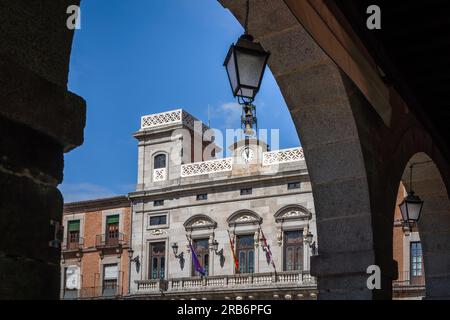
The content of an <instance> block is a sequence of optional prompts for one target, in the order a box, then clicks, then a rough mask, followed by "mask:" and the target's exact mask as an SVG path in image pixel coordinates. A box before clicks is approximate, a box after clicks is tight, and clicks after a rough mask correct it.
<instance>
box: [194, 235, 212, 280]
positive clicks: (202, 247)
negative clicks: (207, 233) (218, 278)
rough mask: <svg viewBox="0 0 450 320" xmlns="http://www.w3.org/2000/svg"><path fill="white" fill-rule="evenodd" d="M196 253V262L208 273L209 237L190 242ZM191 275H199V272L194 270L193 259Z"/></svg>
mask: <svg viewBox="0 0 450 320" xmlns="http://www.w3.org/2000/svg"><path fill="white" fill-rule="evenodd" d="M192 245H193V246H194V249H195V253H197V258H198V262H200V265H201V266H202V267H203V268H204V269H205V271H206V275H208V274H209V273H208V272H209V239H195V240H194V241H193V243H192ZM192 275H193V276H201V274H200V273H199V272H197V271H195V266H194V261H192Z"/></svg>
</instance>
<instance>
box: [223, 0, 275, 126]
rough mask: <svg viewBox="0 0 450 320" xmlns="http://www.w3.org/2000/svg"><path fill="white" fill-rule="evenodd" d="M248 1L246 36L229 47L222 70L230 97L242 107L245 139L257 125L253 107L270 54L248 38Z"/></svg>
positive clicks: (249, 36)
mask: <svg viewBox="0 0 450 320" xmlns="http://www.w3.org/2000/svg"><path fill="white" fill-rule="evenodd" d="M248 14H249V1H247V16H246V20H245V33H244V34H243V35H242V36H241V37H239V39H238V41H237V42H236V44H232V45H231V47H230V49H229V50H228V54H227V56H226V58H225V62H224V67H225V68H226V71H227V74H228V80H229V81H230V85H231V90H232V92H233V96H234V97H237V98H238V102H239V104H240V105H242V110H243V112H242V113H243V114H242V120H241V122H242V125H243V127H244V132H245V133H246V134H247V135H252V134H253V125H255V124H256V123H257V120H256V107H255V106H254V105H253V101H254V100H255V97H256V94H257V93H258V91H259V89H260V87H261V82H262V79H263V76H264V71H265V69H266V65H267V61H268V59H269V56H270V52H268V51H265V50H264V48H263V47H262V46H261V44H259V43H257V42H255V41H254V38H253V37H252V36H251V35H250V34H248Z"/></svg>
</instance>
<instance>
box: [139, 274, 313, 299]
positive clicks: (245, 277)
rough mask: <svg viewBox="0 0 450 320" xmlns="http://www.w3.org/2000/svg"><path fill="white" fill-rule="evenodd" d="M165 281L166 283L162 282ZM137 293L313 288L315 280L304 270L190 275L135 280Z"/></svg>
mask: <svg viewBox="0 0 450 320" xmlns="http://www.w3.org/2000/svg"><path fill="white" fill-rule="evenodd" d="M164 282H165V283H166V285H167V286H166V285H164V284H162V283H164ZM136 283H137V287H138V292H137V293H138V294H145V293H152V292H155V293H156V292H159V291H161V290H164V289H163V288H167V291H169V292H180V291H199V290H200V291H204V290H209V289H211V290H214V289H218V288H220V289H221V290H226V289H230V290H233V289H237V288H241V289H242V288H271V287H278V288H279V287H286V288H288V287H295V288H302V287H304V288H310V287H312V288H314V287H315V286H316V280H315V278H314V277H312V276H311V275H310V274H309V272H305V271H283V272H279V273H277V274H275V273H254V274H237V275H223V276H211V277H203V278H200V277H191V278H174V279H169V280H167V281H164V280H143V281H136Z"/></svg>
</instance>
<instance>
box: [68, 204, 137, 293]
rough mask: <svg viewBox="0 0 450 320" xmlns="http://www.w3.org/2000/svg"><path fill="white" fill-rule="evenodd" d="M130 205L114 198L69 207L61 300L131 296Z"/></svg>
mask: <svg viewBox="0 0 450 320" xmlns="http://www.w3.org/2000/svg"><path fill="white" fill-rule="evenodd" d="M130 213H131V208H130V202H129V200H128V198H127V197H125V196H121V197H114V198H108V199H98V200H92V201H83V202H77V203H71V204H66V205H65V206H64V215H63V226H64V240H63V243H62V247H61V282H62V283H61V293H60V295H61V298H62V299H90V298H98V297H105V298H114V297H118V296H123V295H124V294H126V293H127V292H128V283H129V279H128V277H129V273H128V270H129V263H130V260H129V254H128V249H129V248H130V247H129V243H130V242H129V239H130V217H131V214H130Z"/></svg>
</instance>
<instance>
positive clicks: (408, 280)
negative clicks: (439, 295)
mask: <svg viewBox="0 0 450 320" xmlns="http://www.w3.org/2000/svg"><path fill="white" fill-rule="evenodd" d="M392 285H393V287H425V275H423V274H422V276H411V273H410V272H409V271H403V272H399V273H398V279H397V280H395V281H394V282H393V283H392Z"/></svg>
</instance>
